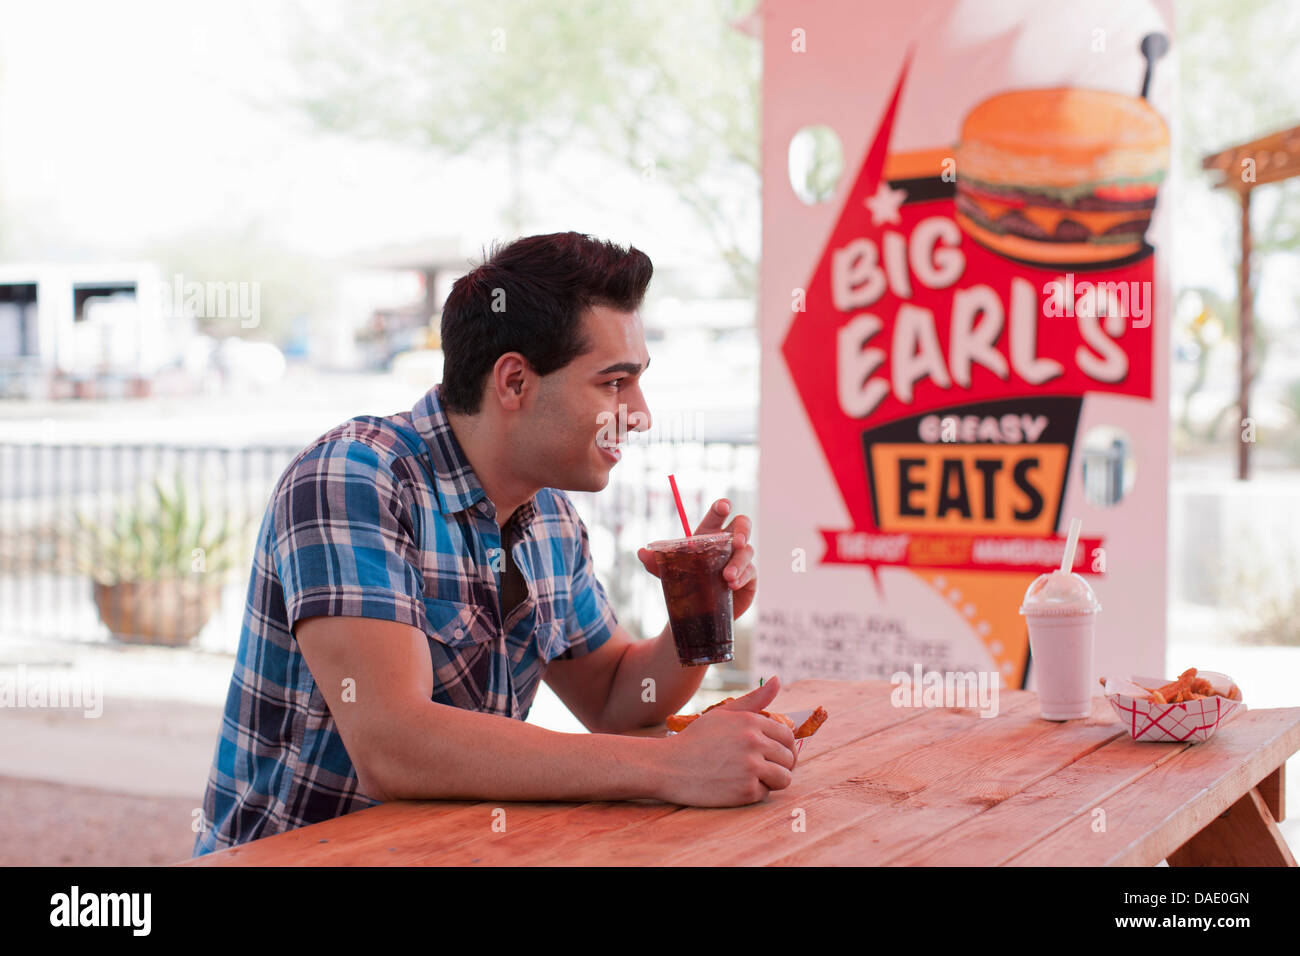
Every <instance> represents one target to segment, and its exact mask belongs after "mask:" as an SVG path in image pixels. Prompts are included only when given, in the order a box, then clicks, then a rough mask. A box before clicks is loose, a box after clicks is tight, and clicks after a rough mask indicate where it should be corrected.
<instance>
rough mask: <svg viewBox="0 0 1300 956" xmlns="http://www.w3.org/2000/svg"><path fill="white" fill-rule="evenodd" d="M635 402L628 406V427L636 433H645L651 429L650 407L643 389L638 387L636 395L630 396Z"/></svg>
mask: <svg viewBox="0 0 1300 956" xmlns="http://www.w3.org/2000/svg"><path fill="white" fill-rule="evenodd" d="M630 397H632V398H634V399H635V401H632V402H629V403H628V406H627V427H628V429H629V430H631V431H634V432H643V431H648V430H649V429H650V406H648V405H647V404H646V402H645V396H644V395H642V394H641V387H640V386H637V388H636V393H635V395H633V396H630Z"/></svg>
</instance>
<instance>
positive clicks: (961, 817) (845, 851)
mask: <svg viewBox="0 0 1300 956" xmlns="http://www.w3.org/2000/svg"><path fill="white" fill-rule="evenodd" d="M1027 696H1028V697H1029V702H1028V703H1029V705H1028V706H1026V707H1022V708H1020V709H1018V710H1016V711H1013V712H1011V713H1006V712H1004V713H1003V714H1001V715H999V716H998V717H997V718H996V719H995V720H994V721H990V722H989V726H988V727H987V729H985V728H980V729H979V730H978V731H977V732H975V733H973V734H972V735H971V736H970V738H969V739H951V740H944V741H939V742H937V743H935V744H929V745H924V746H922V747H920V748H918V749H917V750H916V751H915V752H914V753H912V754H909V755H908V757H907V771H906V779H907V782H908V786H907V787H906V789H904V790H902V791H901V792H900V797H901V798H900V799H896V800H893V801H891V802H889V803H888V804H886V805H882V806H876V807H871V808H868V809H867V810H866V812H864V813H858V814H856V815H854V816H853V817H852V818H850V819H841V820H836V821H834V822H833V823H832V825H831V826H830V827H829V830H830V832H828V833H825V834H824V835H821V834H822V831H823V830H825V829H827V827H826V825H825V824H818V826H817V831H818V834H819V836H818V837H817V838H816V839H815V840H811V841H809V842H807V843H805V844H804V846H802V847H801V848H799V849H797V850H795V851H794V852H792V853H787V854H785V855H783V856H779V857H777V858H774V859H771V860H767V861H765V862H771V863H774V864H776V865H781V866H803V865H850V866H874V865H879V864H881V863H883V862H885V861H887V860H888V859H889V858H891V857H893V856H896V855H899V854H900V853H902V852H905V851H906V850H907V849H909V848H912V847H915V846H917V845H919V844H922V843H924V842H925V841H927V840H929V839H931V838H933V837H934V836H935V835H936V834H940V833H943V832H944V831H945V830H948V829H949V828H951V827H955V826H957V825H959V824H960V823H962V822H964V821H966V820H969V819H971V818H972V817H975V816H977V815H979V814H981V813H983V812H984V811H985V810H987V809H988V808H989V807H991V806H995V805H997V804H998V803H1000V802H1001V801H1003V800H1005V799H1007V798H1008V797H1009V796H1011V795H1013V794H1016V793H1019V792H1020V791H1022V790H1023V789H1025V788H1026V787H1028V786H1030V785H1032V784H1034V783H1036V782H1037V781H1039V780H1041V779H1043V778H1044V777H1047V776H1050V775H1051V774H1054V773H1056V772H1057V771H1058V770H1060V769H1061V768H1062V767H1065V766H1068V765H1070V764H1072V763H1074V762H1075V761H1077V760H1078V759H1079V758H1080V757H1081V756H1083V755H1084V754H1087V753H1090V752H1092V751H1093V750H1096V749H1097V748H1099V747H1102V746H1104V745H1105V744H1106V743H1107V742H1108V741H1110V740H1113V739H1114V738H1115V737H1116V736H1117V735H1118V734H1120V733H1122V732H1123V729H1122V728H1121V727H1119V725H1118V723H1117V722H1116V721H1115V719H1114V714H1113V713H1112V712H1111V710H1110V706H1109V705H1108V704H1107V703H1106V702H1105V701H1104V700H1103V699H1102V698H1095V699H1094V701H1093V713H1092V716H1090V717H1088V718H1086V719H1081V720H1072V721H1067V722H1064V723H1062V722H1056V721H1046V720H1043V719H1042V718H1041V717H1039V715H1038V703H1037V700H1036V699H1035V698H1034V697H1033V695H1027ZM884 770H885V773H886V774H887V776H886V780H889V779H890V778H891V777H893V776H894V775H895V774H896V773H897V771H896V770H895V768H892V767H890V768H884ZM876 772H877V773H879V772H880V771H879V770H877V771H876ZM878 782H879V781H877V783H878ZM811 829H812V828H811V827H810V830H811Z"/></svg>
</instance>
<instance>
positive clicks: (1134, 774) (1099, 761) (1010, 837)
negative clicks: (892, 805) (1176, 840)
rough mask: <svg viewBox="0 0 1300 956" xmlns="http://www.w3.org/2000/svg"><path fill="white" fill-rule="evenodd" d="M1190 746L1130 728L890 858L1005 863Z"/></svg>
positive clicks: (918, 862)
mask: <svg viewBox="0 0 1300 956" xmlns="http://www.w3.org/2000/svg"><path fill="white" fill-rule="evenodd" d="M1111 716H1112V717H1113V716H1114V714H1113V713H1112V714H1111ZM1191 746H1193V745H1192V744H1186V743H1184V744H1174V743H1169V744H1161V745H1159V746H1154V745H1150V744H1137V743H1134V742H1133V740H1132V739H1131V738H1130V737H1129V736H1128V734H1127V733H1124V734H1121V735H1120V736H1119V737H1117V738H1116V739H1115V740H1113V741H1111V742H1110V743H1108V744H1107V745H1106V746H1104V747H1100V748H1098V749H1097V750H1094V751H1093V752H1092V753H1090V754H1085V755H1084V756H1083V757H1082V758H1080V759H1079V760H1077V761H1075V762H1074V763H1072V764H1070V765H1069V766H1067V767H1063V768H1061V769H1060V770H1058V771H1057V772H1056V773H1054V774H1052V775H1050V776H1048V777H1045V778H1043V779H1042V780H1040V781H1038V782H1037V783H1035V784H1033V785H1031V786H1029V787H1026V788H1025V789H1024V790H1022V791H1021V792H1020V793H1017V794H1015V795H1014V796H1011V797H1008V798H1007V799H1006V800H1003V801H1002V802H1001V803H999V804H997V805H996V806H993V807H990V808H989V809H988V810H987V811H986V812H984V813H981V814H979V815H978V816H976V817H973V818H971V819H969V820H966V821H963V822H962V823H961V824H959V825H958V826H956V827H954V828H952V829H950V830H948V831H946V832H944V833H940V834H936V835H935V837H934V838H933V839H931V840H927V841H926V842H925V843H924V844H922V845H918V846H916V847H913V848H912V849H910V850H907V851H905V852H903V853H901V854H898V855H896V856H894V857H891V858H889V859H888V860H887V861H886V862H888V863H889V864H891V865H894V866H1001V865H1003V864H1004V863H1006V862H1008V861H1009V860H1011V859H1012V858H1013V857H1015V856H1016V855H1017V854H1018V853H1021V852H1023V851H1024V850H1027V849H1029V848H1031V847H1033V846H1034V845H1036V844H1037V843H1039V842H1040V841H1041V840H1043V839H1045V838H1046V837H1047V836H1048V835H1050V834H1051V833H1053V832H1054V831H1056V830H1058V829H1060V828H1061V827H1062V826H1064V825H1065V824H1066V823H1068V822H1069V821H1070V820H1072V819H1074V818H1075V817H1076V816H1077V815H1078V814H1080V813H1082V812H1084V810H1085V808H1089V807H1092V806H1095V805H1097V804H1098V803H1101V802H1103V801H1105V800H1106V799H1108V798H1109V797H1111V796H1113V795H1115V794H1117V793H1118V792H1119V791H1121V790H1123V789H1124V788H1125V787H1127V786H1129V785H1130V784H1132V783H1133V782H1134V781H1135V780H1137V779H1139V778H1140V777H1142V776H1144V775H1145V774H1148V773H1150V772H1151V771H1152V770H1154V769H1155V768H1156V767H1158V766H1159V765H1160V764H1161V763H1163V762H1164V761H1166V760H1170V759H1172V758H1173V757H1174V755H1175V754H1177V753H1179V752H1181V751H1183V750H1186V749H1187V748H1188V747H1191ZM1090 819H1091V818H1090Z"/></svg>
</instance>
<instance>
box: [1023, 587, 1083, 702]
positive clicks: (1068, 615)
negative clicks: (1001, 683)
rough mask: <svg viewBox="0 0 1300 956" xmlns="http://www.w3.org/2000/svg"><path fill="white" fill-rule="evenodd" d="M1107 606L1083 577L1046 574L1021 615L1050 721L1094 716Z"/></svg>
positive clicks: (1028, 595) (1027, 595)
mask: <svg viewBox="0 0 1300 956" xmlns="http://www.w3.org/2000/svg"><path fill="white" fill-rule="evenodd" d="M1100 610H1101V605H1100V604H1099V603H1098V602H1097V596H1096V595H1095V594H1093V593H1092V588H1091V587H1090V586H1089V584H1088V582H1087V581H1085V580H1084V579H1083V577H1082V576H1080V575H1078V574H1075V573H1073V572H1069V573H1067V572H1064V571H1060V570H1056V571H1052V572H1050V573H1048V574H1040V575H1039V576H1038V577H1037V578H1035V579H1034V582H1033V583H1032V584H1031V585H1029V589H1028V590H1027V591H1025V599H1024V602H1023V603H1022V604H1021V605H1020V613H1021V614H1023V615H1024V616H1025V622H1026V623H1027V624H1028V625H1029V649H1030V652H1031V654H1032V656H1033V673H1034V685H1035V688H1036V689H1037V693H1038V706H1039V713H1040V714H1041V715H1042V717H1043V719H1044V720H1074V719H1076V718H1079V717H1089V716H1091V714H1092V688H1093V685H1094V678H1093V676H1092V656H1093V644H1094V639H1095V629H1096V621H1097V612H1098V611H1100Z"/></svg>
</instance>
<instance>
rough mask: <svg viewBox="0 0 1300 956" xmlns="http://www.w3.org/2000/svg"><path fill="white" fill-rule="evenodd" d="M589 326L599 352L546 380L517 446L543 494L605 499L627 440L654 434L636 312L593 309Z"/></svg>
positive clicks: (586, 324)
mask: <svg viewBox="0 0 1300 956" xmlns="http://www.w3.org/2000/svg"><path fill="white" fill-rule="evenodd" d="M582 322H583V332H584V334H585V336H586V338H587V341H588V343H589V344H590V345H591V348H590V349H589V350H588V351H587V352H586V353H585V354H583V355H580V356H578V357H577V358H576V359H574V360H573V361H572V362H570V363H569V364H568V365H566V366H564V368H561V369H557V370H556V371H555V372H552V373H551V374H550V375H547V376H545V377H543V378H541V379H540V380H539V381H540V388H539V393H538V397H537V401H536V403H535V405H534V407H533V414H532V415H531V416H530V419H529V425H528V426H527V429H526V430H525V433H524V434H520V435H518V436H517V438H518V439H519V444H520V445H523V446H525V447H526V448H527V449H528V451H527V454H528V458H527V460H528V461H530V462H531V464H532V470H533V471H534V477H535V478H536V480H537V481H538V482H539V483H540V484H542V485H543V486H545V487H551V488H562V489H565V490H568V491H600V490H601V489H602V488H604V487H605V486H606V485H607V484H608V483H609V473H610V470H611V469H612V468H613V467H614V466H615V465H616V464H618V460H619V458H620V457H621V455H622V449H621V447H620V445H621V444H622V442H624V441H625V440H626V438H627V432H632V431H644V430H646V429H647V428H649V427H650V410H649V408H648V407H647V406H646V403H645V397H644V396H643V395H642V394H641V385H640V378H641V373H642V372H644V371H645V368H646V366H647V365H649V364H650V354H649V352H648V351H647V350H646V345H645V331H644V329H643V328H642V326H641V317H640V315H639V314H638V313H636V312H621V311H619V310H617V309H611V308H608V307H606V306H593V307H592V308H590V309H588V310H587V311H586V312H585V313H584V314H583V317H582ZM620 405H622V406H623V411H622V416H621V417H620V411H619V406H620Z"/></svg>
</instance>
